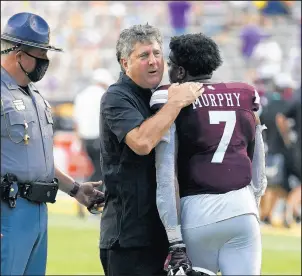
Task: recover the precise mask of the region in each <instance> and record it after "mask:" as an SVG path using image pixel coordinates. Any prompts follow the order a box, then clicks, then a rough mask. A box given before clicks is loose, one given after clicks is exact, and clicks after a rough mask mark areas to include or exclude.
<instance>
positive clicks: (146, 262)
mask: <svg viewBox="0 0 302 276" xmlns="http://www.w3.org/2000/svg"><path fill="white" fill-rule="evenodd" d="M167 254H168V251H166V250H162V249H161V250H156V249H155V248H154V247H139V248H117V249H100V258H101V262H102V266H103V269H104V271H105V275H106V276H166V275H167V272H165V271H164V270H163V267H164V262H165V259H166V257H167Z"/></svg>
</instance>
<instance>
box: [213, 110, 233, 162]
mask: <svg viewBox="0 0 302 276" xmlns="http://www.w3.org/2000/svg"><path fill="white" fill-rule="evenodd" d="M209 118H210V124H211V125H216V124H220V122H225V128H224V131H223V134H222V137H221V140H220V142H219V145H218V147H217V149H216V151H215V153H214V155H213V158H212V161H211V163H222V161H223V158H224V155H225V152H226V150H227V148H228V145H229V143H230V141H231V138H232V135H233V132H234V129H235V125H236V112H235V111H209Z"/></svg>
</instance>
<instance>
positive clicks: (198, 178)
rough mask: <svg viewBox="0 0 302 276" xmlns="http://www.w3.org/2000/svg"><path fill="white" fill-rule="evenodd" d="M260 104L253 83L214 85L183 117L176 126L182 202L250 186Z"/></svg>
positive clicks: (181, 115) (186, 110)
mask: <svg viewBox="0 0 302 276" xmlns="http://www.w3.org/2000/svg"><path fill="white" fill-rule="evenodd" d="M259 101H260V99H259V95H258V93H257V92H256V90H255V89H254V88H253V87H252V86H249V85H247V84H244V83H238V82H234V83H217V84H214V83H213V84H209V85H206V86H205V92H204V93H203V95H202V96H201V97H199V98H198V99H197V100H196V101H195V103H193V104H192V105H190V106H188V107H186V108H184V109H183V110H182V111H181V112H180V114H179V116H178V117H177V120H176V127H177V133H178V139H179V147H178V159H177V160H178V165H177V167H178V181H179V183H180V196H181V197H182V196H188V195H194V194H212V193H217V194H219V193H226V192H229V191H232V190H238V189H241V188H243V187H245V186H247V185H249V184H250V182H251V178H252V167H251V165H252V163H251V157H249V156H248V154H247V147H248V145H249V144H250V143H252V142H253V141H254V138H255V131H256V122H255V115H254V111H257V110H258V109H259ZM217 172H219V173H217ZM226 180H227V181H226Z"/></svg>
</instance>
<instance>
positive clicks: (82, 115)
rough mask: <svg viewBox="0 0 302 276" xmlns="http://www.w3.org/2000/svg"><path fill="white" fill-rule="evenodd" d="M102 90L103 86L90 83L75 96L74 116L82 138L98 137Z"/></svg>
mask: <svg viewBox="0 0 302 276" xmlns="http://www.w3.org/2000/svg"><path fill="white" fill-rule="evenodd" d="M104 92H105V90H104V88H102V87H100V86H98V85H91V86H89V87H87V88H86V89H85V90H83V91H82V92H80V93H79V94H78V95H77V96H76V98H75V101H74V118H75V122H76V124H77V128H78V131H79V135H80V137H81V138H82V139H87V140H88V139H98V138H99V121H100V118H99V115H100V102H101V98H102V96H103V94H104Z"/></svg>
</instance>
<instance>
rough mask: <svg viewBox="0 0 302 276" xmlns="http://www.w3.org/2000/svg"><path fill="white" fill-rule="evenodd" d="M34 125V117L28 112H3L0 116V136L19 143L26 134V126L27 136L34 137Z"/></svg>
mask: <svg viewBox="0 0 302 276" xmlns="http://www.w3.org/2000/svg"><path fill="white" fill-rule="evenodd" d="M34 123H35V120H34V116H33V114H31V113H30V112H29V111H26V112H25V111H19V112H18V111H13V110H10V111H8V112H3V114H1V136H4V137H11V138H12V139H13V140H14V141H15V142H20V141H22V140H23V138H24V135H25V134H26V129H25V127H26V126H27V127H28V128H27V133H28V135H29V136H30V137H34V131H33V127H34V126H33V125H34Z"/></svg>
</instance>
